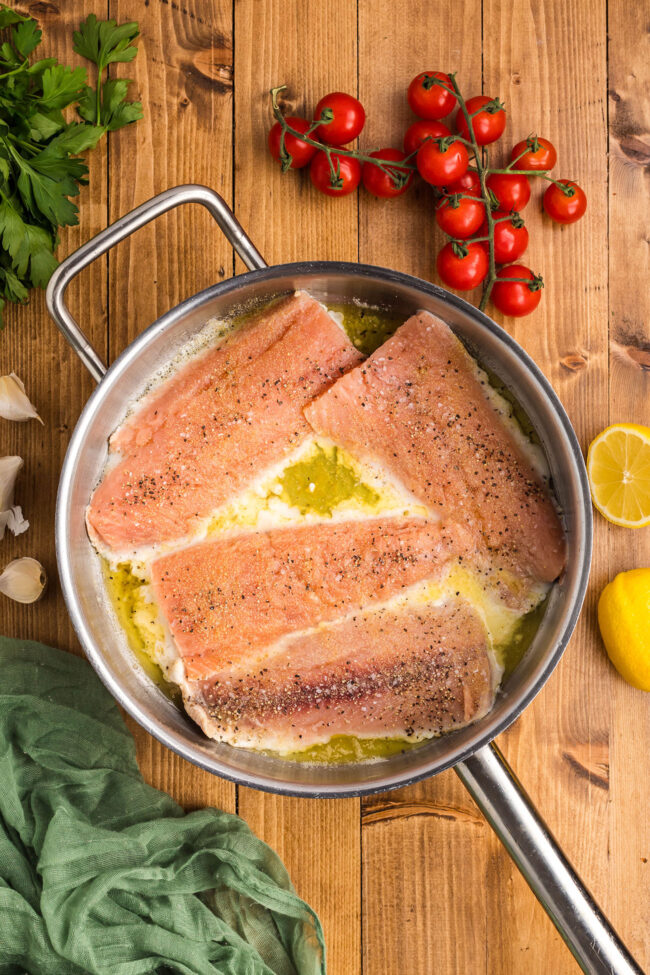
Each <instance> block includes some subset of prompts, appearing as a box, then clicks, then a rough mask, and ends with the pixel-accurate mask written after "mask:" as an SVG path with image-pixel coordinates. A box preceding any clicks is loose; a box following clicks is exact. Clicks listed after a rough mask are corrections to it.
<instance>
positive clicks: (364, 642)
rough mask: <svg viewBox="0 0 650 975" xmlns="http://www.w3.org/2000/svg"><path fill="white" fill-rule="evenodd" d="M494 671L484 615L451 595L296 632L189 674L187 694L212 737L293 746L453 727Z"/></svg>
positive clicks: (481, 709)
mask: <svg viewBox="0 0 650 975" xmlns="http://www.w3.org/2000/svg"><path fill="white" fill-rule="evenodd" d="M498 676H499V675H498V674H497V673H495V671H494V665H493V657H492V653H491V650H490V646H489V638H488V636H487V634H486V631H485V627H484V625H483V623H482V621H481V620H480V618H479V617H478V615H477V614H476V612H475V611H474V610H473V609H472V607H471V606H470V604H469V603H467V602H465V601H464V600H462V599H458V598H452V599H450V600H448V601H447V602H445V603H444V604H443V605H441V606H431V605H429V606H422V607H414V606H411V607H408V608H404V607H403V608H401V609H397V610H395V609H388V608H381V609H379V610H375V611H372V612H368V613H364V614H362V615H359V616H354V617H352V618H350V619H347V620H343V621H339V622H336V623H334V624H331V625H328V626H323V627H319V628H318V629H316V630H313V631H312V632H309V633H299V634H295V635H293V636H292V637H290V638H288V639H287V640H285V641H283V645H282V648H281V651H279V652H276V654H275V655H274V656H272V659H271V662H270V663H268V665H267V666H264V667H263V668H261V669H258V670H251V669H249V668H246V669H245V670H243V671H241V672H239V673H236V674H233V675H232V676H230V677H225V678H218V679H211V680H203V681H189V682H187V683H186V684H185V687H184V700H185V707H186V709H187V711H188V713H189V714H190V715H191V717H192V718H193V719H194V720H195V721H196V722H197V723H198V724H199V725H200V727H201V728H202V729H203V731H204V732H205V733H206V734H207V735H209V736H210V737H211V738H217V739H219V740H222V741H229V742H231V743H232V744H237V745H243V746H247V747H254V748H270V749H272V750H274V751H279V752H290V751H295V750H299V749H303V748H307V747H309V746H310V745H313V744H317V743H320V742H326V741H328V740H329V739H330V738H331V737H332V736H333V735H354V736H356V737H359V738H372V737H402V738H411V737H413V738H415V739H417V738H427V737H431V736H433V735H438V734H441V733H443V732H447V731H452V730H454V729H457V728H460V727H462V726H463V725H466V724H468V723H469V722H471V721H474V720H476V719H477V718H479V717H482V716H483V715H484V714H485V713H486V712H487V711H488V710H489V709H490V707H491V706H492V704H493V701H494V694H495V688H496V685H497V681H498Z"/></svg>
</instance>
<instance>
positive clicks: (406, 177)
mask: <svg viewBox="0 0 650 975" xmlns="http://www.w3.org/2000/svg"><path fill="white" fill-rule="evenodd" d="M370 155H371V156H372V157H373V158H375V159H383V160H387V161H389V162H393V161H394V162H401V161H402V159H405V158H406V156H405V155H404V153H403V152H402V150H401V149H377V150H376V151H375V152H371V153H370ZM394 172H395V174H396V176H397V177H398V183H397V184H396V183H395V181H394V180H393V179H392V177H391V174H390V173H388V172H386V171H385V170H382V169H380V168H379V167H378V166H375V164H374V163H371V162H365V163H364V164H363V172H362V179H363V185H364V186H365V188H366V189H367V190H368V192H369V193H372V195H373V196H379V197H383V198H384V199H390V198H391V197H393V196H401V195H402V193H406V191H407V189H408V188H409V186H410V185H411V183H412V182H413V170H412V169H405V168H402V167H399V166H395V167H394Z"/></svg>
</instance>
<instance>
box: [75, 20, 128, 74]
mask: <svg viewBox="0 0 650 975" xmlns="http://www.w3.org/2000/svg"><path fill="white" fill-rule="evenodd" d="M139 33H140V30H139V27H138V25H137V24H136V23H131V24H121V25H120V26H119V27H118V25H117V24H116V22H115V21H114V20H104V21H98V20H97V17H96V16H95V14H89V16H88V18H87V19H86V20H85V21H84V22H83V24H82V25H81V27H80V28H79V30H77V31H75V32H74V34H73V40H74V49H75V51H76V52H77V54H81V55H82V56H83V57H85V58H88V60H89V61H92V62H93V63H94V64H96V65H97V67H98V68H99V70H100V73H101V71H103V69H104V68H105V67H106V66H107V65H109V64H113V63H114V62H115V61H132V60H133V58H134V57H135V56H136V54H137V53H138V49H137V47H132V46H131V41H132V40H134V39H135V38H136V37H137V36H138V34H139Z"/></svg>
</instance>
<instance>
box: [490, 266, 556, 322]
mask: <svg viewBox="0 0 650 975" xmlns="http://www.w3.org/2000/svg"><path fill="white" fill-rule="evenodd" d="M512 278H518V279H521V278H524V279H525V280H524V281H521V280H516V281H513V280H511V279H512ZM528 282H530V284H528ZM542 287H543V282H542V279H541V278H539V277H535V275H534V274H533V272H532V271H531V270H530V268H528V267H524V265H523V264H509V265H508V267H502V268H501V270H500V271H499V273H498V275H497V280H496V281H495V283H494V286H493V288H492V293H491V295H490V297H491V299H492V303H493V305H494V307H495V308H498V309H499V311H500V312H503V314H504V315H511V316H512V317H513V318H521V317H522V316H523V315H530V313H531V311H535V309H536V308H537V306H538V305H539V303H540V301H541V300H542V291H541V289H542Z"/></svg>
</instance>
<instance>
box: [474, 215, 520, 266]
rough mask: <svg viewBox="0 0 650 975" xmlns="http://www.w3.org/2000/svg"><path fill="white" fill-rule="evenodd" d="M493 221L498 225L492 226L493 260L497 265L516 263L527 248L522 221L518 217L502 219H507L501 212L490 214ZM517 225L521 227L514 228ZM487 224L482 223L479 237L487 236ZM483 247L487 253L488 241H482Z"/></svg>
mask: <svg viewBox="0 0 650 975" xmlns="http://www.w3.org/2000/svg"><path fill="white" fill-rule="evenodd" d="M492 217H493V218H494V220H498V221H499V222H498V223H495V225H494V260H495V261H496V263H497V264H510V262H511V261H516V260H517V258H518V257H521V255H522V254H523V253H524V251H525V250H526V248H527V247H528V231H527V230H526V228H525V227H524V223H523V220H521V219H518V217H512V218H511V219H509V220H508V219H504V218H507V217H508V214H507V213H504V212H503V210H495V211H494V212H493V213H492ZM517 223H520V224H521V225H520V226H519V227H517V226H516V224H517ZM487 232H488V228H487V223H484V224H483V225H482V227H481V230H480V232H479V236H480V237H485V236H487ZM484 246H485V247H486V249H488V251H489V244H488V241H487V240H486V241H484Z"/></svg>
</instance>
